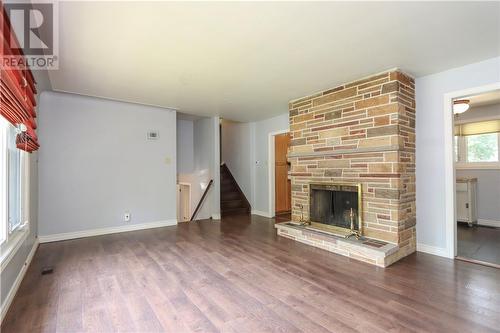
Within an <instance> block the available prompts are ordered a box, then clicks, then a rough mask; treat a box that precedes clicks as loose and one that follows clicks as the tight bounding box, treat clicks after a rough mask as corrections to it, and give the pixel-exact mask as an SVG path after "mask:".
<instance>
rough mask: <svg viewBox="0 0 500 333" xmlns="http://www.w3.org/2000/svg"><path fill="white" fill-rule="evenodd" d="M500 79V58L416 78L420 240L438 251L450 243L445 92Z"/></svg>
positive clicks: (441, 250) (418, 239)
mask: <svg viewBox="0 0 500 333" xmlns="http://www.w3.org/2000/svg"><path fill="white" fill-rule="evenodd" d="M496 82H500V57H499V58H494V59H490V60H486V61H482V62H478V63H475V64H470V65H467V66H464V67H460V68H455V69H451V70H448V71H445V72H441V73H437V74H433V75H429V76H425V77H421V78H417V79H416V81H415V88H416V103H417V112H416V113H417V121H416V140H417V150H416V159H417V165H416V174H417V190H416V191H417V242H418V244H419V245H423V246H427V247H428V248H434V249H436V252H439V253H444V250H443V249H444V248H446V242H447V239H446V228H445V225H446V221H445V177H444V176H445V157H444V140H445V138H444V134H443V129H444V114H443V112H444V95H445V94H446V93H450V92H454V91H458V90H462V89H468V88H473V87H479V86H483V85H487V84H492V83H496Z"/></svg>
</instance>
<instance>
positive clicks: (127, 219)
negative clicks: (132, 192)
mask: <svg viewBox="0 0 500 333" xmlns="http://www.w3.org/2000/svg"><path fill="white" fill-rule="evenodd" d="M123 221H124V222H130V213H128V212H126V213H125V214H123Z"/></svg>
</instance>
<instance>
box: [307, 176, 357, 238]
mask: <svg viewBox="0 0 500 333" xmlns="http://www.w3.org/2000/svg"><path fill="white" fill-rule="evenodd" d="M309 195H310V202H309V203H310V205H309V207H310V212H309V217H310V220H311V222H313V223H314V224H321V225H323V226H331V227H334V228H342V229H350V230H351V229H352V230H357V231H361V230H360V228H359V226H360V217H359V215H360V206H361V191H360V186H359V185H325V184H311V185H310V191H309Z"/></svg>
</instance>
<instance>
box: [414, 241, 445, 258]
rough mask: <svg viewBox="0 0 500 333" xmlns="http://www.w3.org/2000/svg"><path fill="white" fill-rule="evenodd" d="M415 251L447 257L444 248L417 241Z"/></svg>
mask: <svg viewBox="0 0 500 333" xmlns="http://www.w3.org/2000/svg"><path fill="white" fill-rule="evenodd" d="M417 251H418V252H424V253H428V254H432V255H435V256H439V257H445V258H448V257H449V256H448V252H447V250H446V248H443V247H437V246H432V245H427V244H422V243H417Z"/></svg>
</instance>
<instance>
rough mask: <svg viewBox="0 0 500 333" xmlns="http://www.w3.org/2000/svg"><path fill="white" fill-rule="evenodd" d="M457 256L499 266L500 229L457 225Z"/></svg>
mask: <svg viewBox="0 0 500 333" xmlns="http://www.w3.org/2000/svg"><path fill="white" fill-rule="evenodd" d="M457 254H458V255H459V256H461V257H465V258H469V259H474V260H480V261H485V262H489V263H492V264H496V265H500V228H490V227H482V226H473V227H471V228H469V227H468V226H467V225H466V224H458V225H457Z"/></svg>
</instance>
